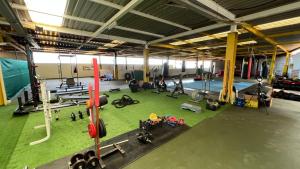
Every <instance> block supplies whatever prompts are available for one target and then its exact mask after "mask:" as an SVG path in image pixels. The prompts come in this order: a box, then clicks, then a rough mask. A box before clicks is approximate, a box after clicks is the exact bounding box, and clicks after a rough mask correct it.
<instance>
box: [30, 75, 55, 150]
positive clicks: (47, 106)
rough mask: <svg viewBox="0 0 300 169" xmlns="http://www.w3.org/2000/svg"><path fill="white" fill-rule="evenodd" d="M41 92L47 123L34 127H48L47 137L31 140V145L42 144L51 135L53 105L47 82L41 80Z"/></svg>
mask: <svg viewBox="0 0 300 169" xmlns="http://www.w3.org/2000/svg"><path fill="white" fill-rule="evenodd" d="M41 94H42V101H43V109H44V118H45V124H43V125H39V126H35V127H34V129H39V128H46V134H47V135H46V137H45V138H42V139H40V140H37V141H34V142H31V143H30V144H29V145H31V146H32V145H36V144H40V143H42V142H45V141H47V140H48V139H49V138H50V136H51V126H50V125H51V107H50V100H49V97H48V96H49V93H47V90H46V82H44V81H41Z"/></svg>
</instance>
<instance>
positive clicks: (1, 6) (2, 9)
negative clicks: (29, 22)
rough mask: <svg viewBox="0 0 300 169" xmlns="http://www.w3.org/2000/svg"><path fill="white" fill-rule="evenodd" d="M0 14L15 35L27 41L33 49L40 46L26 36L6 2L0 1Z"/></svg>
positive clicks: (5, 0)
mask: <svg viewBox="0 0 300 169" xmlns="http://www.w3.org/2000/svg"><path fill="white" fill-rule="evenodd" d="M0 14H1V15H2V16H3V17H4V18H6V20H7V22H8V23H9V24H10V26H11V27H12V28H13V29H14V30H15V31H16V32H17V35H18V36H20V37H23V38H25V39H26V40H27V42H28V43H30V44H31V45H32V46H34V47H35V48H39V47H40V46H39V45H38V44H37V43H36V42H35V41H34V40H33V39H32V38H31V37H30V35H28V33H27V31H26V30H25V29H24V27H23V26H22V24H21V22H20V20H19V18H18V17H17V15H16V14H15V13H14V11H13V9H12V8H11V6H10V5H9V3H8V1H7V0H1V1H0Z"/></svg>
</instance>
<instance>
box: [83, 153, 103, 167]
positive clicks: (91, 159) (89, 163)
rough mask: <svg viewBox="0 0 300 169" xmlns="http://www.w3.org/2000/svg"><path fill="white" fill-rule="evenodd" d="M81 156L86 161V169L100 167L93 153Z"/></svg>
mask: <svg viewBox="0 0 300 169" xmlns="http://www.w3.org/2000/svg"><path fill="white" fill-rule="evenodd" d="M83 156H84V157H83V158H84V160H85V161H86V168H89V169H95V168H98V167H99V166H100V163H99V159H98V158H97V157H96V153H95V151H93V150H90V151H87V152H85V153H84V155H83Z"/></svg>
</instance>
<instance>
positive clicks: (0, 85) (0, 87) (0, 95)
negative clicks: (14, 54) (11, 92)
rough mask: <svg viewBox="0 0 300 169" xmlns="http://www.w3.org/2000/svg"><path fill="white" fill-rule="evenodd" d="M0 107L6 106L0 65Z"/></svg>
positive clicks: (0, 40)
mask: <svg viewBox="0 0 300 169" xmlns="http://www.w3.org/2000/svg"><path fill="white" fill-rule="evenodd" d="M0 42H3V37H2V34H1V33H0ZM0 105H1V106H2V105H7V98H6V91H5V86H4V80H3V74H2V66H1V65H0Z"/></svg>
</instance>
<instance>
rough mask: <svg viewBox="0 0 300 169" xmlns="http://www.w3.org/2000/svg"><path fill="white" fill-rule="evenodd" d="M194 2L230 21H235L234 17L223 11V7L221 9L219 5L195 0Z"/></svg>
mask: <svg viewBox="0 0 300 169" xmlns="http://www.w3.org/2000/svg"><path fill="white" fill-rule="evenodd" d="M196 1H197V2H198V3H200V4H201V5H203V6H205V7H207V8H209V9H211V10H212V11H214V12H215V13H217V14H219V15H221V16H223V17H225V18H226V19H228V20H230V21H234V20H235V15H234V14H233V13H231V12H230V11H228V10H227V9H225V8H224V7H222V6H221V5H219V4H218V3H216V2H215V1H213V0H196Z"/></svg>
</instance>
